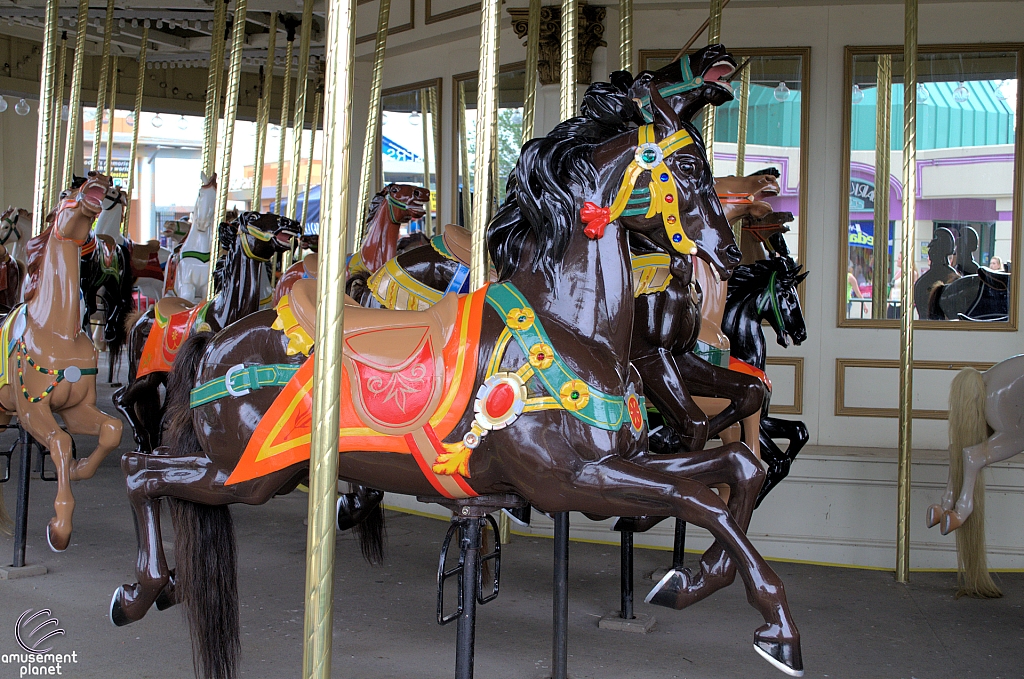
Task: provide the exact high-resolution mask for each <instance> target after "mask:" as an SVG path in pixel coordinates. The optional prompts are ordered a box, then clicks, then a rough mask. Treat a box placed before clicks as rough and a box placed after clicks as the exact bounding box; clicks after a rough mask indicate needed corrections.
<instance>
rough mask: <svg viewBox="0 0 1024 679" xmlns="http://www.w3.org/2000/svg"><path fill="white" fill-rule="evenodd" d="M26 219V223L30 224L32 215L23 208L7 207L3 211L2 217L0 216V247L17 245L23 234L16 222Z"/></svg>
mask: <svg viewBox="0 0 1024 679" xmlns="http://www.w3.org/2000/svg"><path fill="white" fill-rule="evenodd" d="M22 218H25V219H26V223H28V224H30V225H31V223H32V213H31V212H29V211H28V210H25V209H24V208H20V207H13V206H12V207H9V208H7V209H6V210H4V213H3V215H2V216H0V245H7V244H8V243H17V242H18V241H20V240H21V238H22V235H23V232H22V228H24V225H23V226H22V227H21V228H19V227H18V222H19V221H20V220H21V219H22Z"/></svg>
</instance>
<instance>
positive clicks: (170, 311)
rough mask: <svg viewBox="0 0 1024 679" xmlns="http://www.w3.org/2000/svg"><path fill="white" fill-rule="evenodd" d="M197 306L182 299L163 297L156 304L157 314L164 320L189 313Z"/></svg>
mask: <svg viewBox="0 0 1024 679" xmlns="http://www.w3.org/2000/svg"><path fill="white" fill-rule="evenodd" d="M194 306H195V304H192V303H191V302H189V301H188V300H187V299H183V298H181V297H161V298H160V300H159V301H157V303H156V313H157V314H158V315H159V316H162V317H164V318H170V317H171V316H173V315H174V314H177V313H181V312H182V311H188V310H189V309H191V308H192V307H194Z"/></svg>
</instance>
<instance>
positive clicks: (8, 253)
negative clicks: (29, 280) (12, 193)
mask: <svg viewBox="0 0 1024 679" xmlns="http://www.w3.org/2000/svg"><path fill="white" fill-rule="evenodd" d="M25 215H28V217H29V218H28V220H26V222H25V223H27V224H31V215H30V214H29V213H28V212H26V211H25V210H22V209H20V208H14V207H9V208H7V209H6V210H5V211H4V213H3V215H2V216H0V224H2V230H0V313H7V312H8V311H10V310H11V309H13V308H14V307H15V306H16V305H17V304H18V302H20V301H21V281H22V279H23V278H24V276H25V272H24V264H22V263H21V262H19V261H18V259H17V258H16V253H15V248H16V247H17V246H18V241H20V240H21V236H22V234H21V230H20V229H19V228H18V222H19V221H20V220H21V219H22V218H23V217H24V216H25Z"/></svg>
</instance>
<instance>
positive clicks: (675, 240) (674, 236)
mask: <svg viewBox="0 0 1024 679" xmlns="http://www.w3.org/2000/svg"><path fill="white" fill-rule="evenodd" d="M681 240H683V237H682V236H680V235H679V234H678V233H674V234H672V242H673V243H678V242H679V241H681Z"/></svg>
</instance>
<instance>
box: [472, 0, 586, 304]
mask: <svg viewBox="0 0 1024 679" xmlns="http://www.w3.org/2000/svg"><path fill="white" fill-rule="evenodd" d="M570 1H574V0H570ZM481 13H482V14H483V16H482V17H481V21H480V71H479V76H478V78H477V83H478V84H477V94H476V167H475V168H474V177H473V189H474V193H475V194H476V200H474V201H473V240H472V248H473V249H472V261H471V262H470V273H469V277H470V278H469V280H470V289H471V290H476V289H478V288H481V287H483V286H484V285H486V284H487V269H488V267H487V224H488V223H489V222H490V221H491V212H492V209H493V203H494V194H495V191H494V185H495V182H496V180H497V177H495V176H494V149H495V143H494V142H495V140H496V138H497V136H498V48H499V42H498V37H499V34H498V31H499V30H500V29H501V26H500V20H501V0H484V3H483V5H482V6H481Z"/></svg>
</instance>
